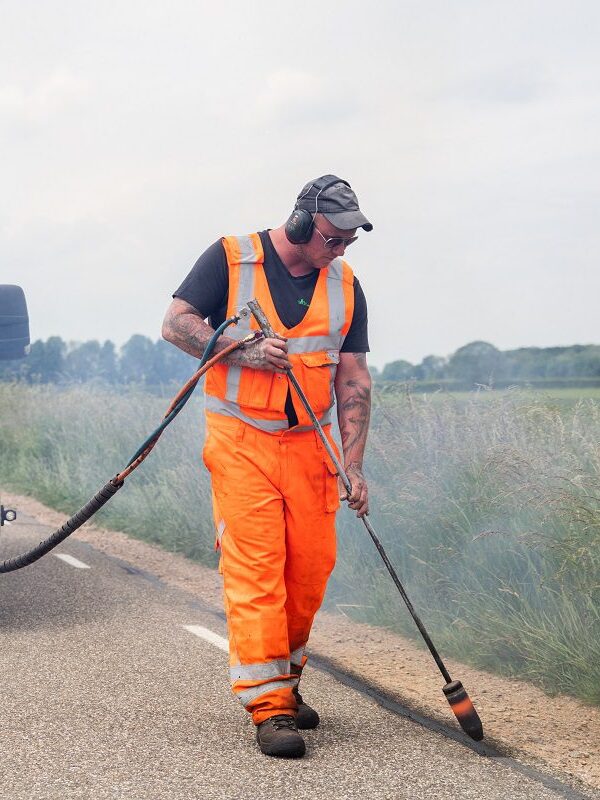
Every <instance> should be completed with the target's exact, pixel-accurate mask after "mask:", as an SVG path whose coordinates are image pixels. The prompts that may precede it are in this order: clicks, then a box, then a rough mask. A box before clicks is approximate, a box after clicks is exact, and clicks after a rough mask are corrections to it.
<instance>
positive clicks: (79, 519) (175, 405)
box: [0, 316, 260, 573]
mask: <svg viewBox="0 0 600 800" xmlns="http://www.w3.org/2000/svg"><path fill="white" fill-rule="evenodd" d="M238 321H239V317H238V316H234V317H230V318H229V319H226V320H225V322H223V324H222V325H220V326H219V327H218V328H217V330H216V331H215V333H214V335H213V336H211V338H210V340H209V342H208V344H207V346H206V350H205V351H204V355H203V356H202V360H201V361H200V364H199V366H198V369H197V371H196V372H195V373H194V375H192V377H191V378H190V379H189V381H188V382H187V383H186V384H185V386H183V387H182V388H181V389H180V391H179V392H178V393H177V395H176V396H175V397H174V398H173V400H172V401H171V405H170V406H169V408H168V409H167V412H166V414H165V416H164V418H163V421H162V422H161V424H160V425H159V426H158V428H156V430H155V431H153V432H152V433H151V434H150V436H148V438H147V439H146V441H145V442H144V443H143V444H142V445H141V447H139V448H138V450H137V451H136V452H135V454H134V455H133V456H132V458H131V459H130V460H129V463H128V464H127V466H126V467H125V469H124V470H122V471H121V472H119V474H118V475H116V476H115V477H114V478H111V480H110V481H109V482H108V483H107V484H106V485H105V486H103V487H102V489H100V491H99V492H98V493H97V494H95V495H94V497H92V499H91V500H89V501H88V502H87V503H86V504H85V505H84V506H83V508H80V509H79V511H78V512H77V513H76V514H73V516H72V517H71V518H70V519H68V520H67V521H66V522H65V523H64V525H62V527H60V528H59V529H58V530H57V531H55V532H54V533H53V534H52V536H49V537H48V538H47V539H44V540H43V541H42V542H40V543H39V544H38V545H37V546H36V547H34V548H33V549H31V550H28V551H27V552H26V553H23V555H20V556H15V557H14V558H9V559H8V560H7V561H4V563H2V564H0V573H4V572H14V571H15V570H17V569H21V568H22V567H27V566H29V565H30V564H33V563H34V561H37V560H38V559H39V558H41V557H42V556H45V555H46V553H49V552H50V550H53V549H54V548H55V547H56V546H57V545H59V544H60V543H61V542H62V541H64V540H65V539H66V538H67V536H70V535H71V534H72V533H73V532H74V531H76V530H77V528H80V527H81V526H82V525H83V523H84V522H87V520H88V519H90V517H92V516H93V515H94V514H95V513H96V512H97V511H98V510H99V509H101V508H102V506H103V505H105V504H106V503H108V501H109V500H110V499H111V497H113V496H114V495H115V494H116V493H117V492H118V491H119V489H120V488H121V486H123V483H124V482H125V478H127V477H128V475H131V473H132V472H133V470H134V469H136V467H139V465H140V464H141V463H142V461H143V460H144V459H145V458H146V457H147V456H148V454H149V453H150V452H151V451H152V449H153V448H154V445H155V444H156V442H157V441H158V440H159V438H160V436H161V434H162V432H163V431H164V429H165V428H166V427H167V425H169V424H170V423H171V422H172V421H173V420H174V419H175V417H176V416H177V414H179V412H180V411H181V409H182V408H183V407H184V405H185V404H186V403H187V401H188V400H189V399H190V397H191V395H192V392H193V391H194V389H195V388H196V384H197V383H198V381H199V380H200V378H201V377H202V376H203V375H204V373H205V372H207V371H208V370H209V369H210V368H211V367H212V366H213V364H216V363H217V362H218V361H220V360H221V359H222V358H225V356H227V355H229V353H232V352H233V351H234V350H237V349H238V348H239V347H243V346H244V345H245V344H247V343H249V342H250V341H253V340H254V339H255V338H257V334H255V333H252V334H250V335H249V336H246V337H245V338H243V339H240V340H239V341H236V342H233V343H232V344H230V345H228V346H227V347H225V348H224V349H223V350H221V351H220V352H219V353H217V355H215V356H213V357H212V358H211V353H212V351H213V350H214V347H215V344H216V343H217V339H218V338H219V336H220V335H221V334H222V333H223V331H224V330H225V329H226V328H227V327H229V325H233V324H235V323H236V322H238ZM258 335H259V336H260V334H258Z"/></svg>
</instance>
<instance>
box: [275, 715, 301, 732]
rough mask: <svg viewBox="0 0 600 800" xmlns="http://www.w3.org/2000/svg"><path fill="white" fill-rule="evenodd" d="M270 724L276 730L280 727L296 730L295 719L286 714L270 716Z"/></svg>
mask: <svg viewBox="0 0 600 800" xmlns="http://www.w3.org/2000/svg"><path fill="white" fill-rule="evenodd" d="M271 724H272V725H273V727H274V728H275V730H276V731H278V730H280V729H281V728H288V729H289V730H291V731H294V730H296V720H295V719H294V717H290V716H289V715H288V714H280V715H277V716H275V717H271Z"/></svg>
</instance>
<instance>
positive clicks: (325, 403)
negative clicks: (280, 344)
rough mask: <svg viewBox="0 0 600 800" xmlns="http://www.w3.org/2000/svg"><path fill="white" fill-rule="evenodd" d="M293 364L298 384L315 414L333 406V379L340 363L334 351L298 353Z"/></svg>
mask: <svg viewBox="0 0 600 800" xmlns="http://www.w3.org/2000/svg"><path fill="white" fill-rule="evenodd" d="M297 359H298V360H297V361H296V363H294V372H297V373H298V375H297V377H298V382H299V383H300V385H301V386H302V388H303V389H304V392H305V394H306V396H307V398H308V402H309V403H310V404H311V406H312V408H313V410H314V412H315V414H317V416H319V415H320V414H322V413H323V412H324V411H327V409H328V408H331V406H332V405H333V379H334V377H335V370H336V367H337V365H338V364H339V361H340V356H339V353H338V352H337V351H336V350H329V351H327V352H318V353H298V355H297Z"/></svg>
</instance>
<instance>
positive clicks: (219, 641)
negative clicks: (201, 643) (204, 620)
mask: <svg viewBox="0 0 600 800" xmlns="http://www.w3.org/2000/svg"><path fill="white" fill-rule="evenodd" d="M181 627H182V628H185V629H186V631H189V632H190V633H193V634H194V636H199V637H200V638H201V639H206V641H207V642H210V643H211V644H214V646H215V647H218V648H220V649H221V650H224V651H225V652H226V653H228V652H229V642H228V641H227V639H224V638H223V637H222V636H219V635H218V634H217V633H213V632H212V631H211V630H209V629H208V628H203V627H202V625H182V626H181Z"/></svg>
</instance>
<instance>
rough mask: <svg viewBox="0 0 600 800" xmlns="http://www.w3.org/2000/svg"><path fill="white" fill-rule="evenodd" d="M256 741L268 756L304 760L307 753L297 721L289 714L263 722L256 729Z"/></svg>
mask: <svg viewBox="0 0 600 800" xmlns="http://www.w3.org/2000/svg"><path fill="white" fill-rule="evenodd" d="M256 741H257V742H258V745H259V747H260V749H261V751H262V752H263V753H264V754H265V755H266V756H280V757H281V758H302V756H303V755H304V753H305V752H306V745H305V744H304V739H303V738H302V736H300V734H299V733H298V728H297V726H296V720H295V719H294V717H292V716H290V715H289V714H276V715H275V716H274V717H269V718H268V719H266V720H265V721H264V722H261V723H260V725H258V726H257V728H256Z"/></svg>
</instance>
